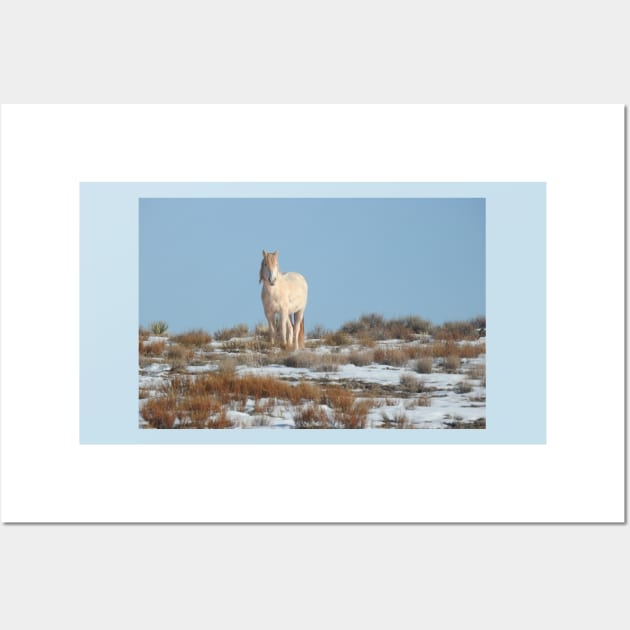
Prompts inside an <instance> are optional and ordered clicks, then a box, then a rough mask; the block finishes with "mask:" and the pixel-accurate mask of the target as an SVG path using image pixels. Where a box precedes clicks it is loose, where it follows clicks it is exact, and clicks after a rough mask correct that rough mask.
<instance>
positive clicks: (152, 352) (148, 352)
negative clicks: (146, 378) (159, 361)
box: [138, 340, 166, 357]
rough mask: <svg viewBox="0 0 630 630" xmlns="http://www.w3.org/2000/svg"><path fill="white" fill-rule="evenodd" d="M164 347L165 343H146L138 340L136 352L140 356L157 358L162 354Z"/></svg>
mask: <svg viewBox="0 0 630 630" xmlns="http://www.w3.org/2000/svg"><path fill="white" fill-rule="evenodd" d="M165 347H166V341H153V342H151V343H146V342H144V341H142V340H140V342H139V344H138V352H139V354H140V356H144V357H159V356H161V355H162V353H163V352H164V348H165Z"/></svg>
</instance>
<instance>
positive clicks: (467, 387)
mask: <svg viewBox="0 0 630 630" xmlns="http://www.w3.org/2000/svg"><path fill="white" fill-rule="evenodd" d="M454 389H455V391H456V392H457V393H458V394H469V393H470V392H472V389H473V386H472V383H471V382H470V381H460V382H459V383H457V385H455V388H454Z"/></svg>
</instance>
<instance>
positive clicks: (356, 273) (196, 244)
mask: <svg viewBox="0 0 630 630" xmlns="http://www.w3.org/2000/svg"><path fill="white" fill-rule="evenodd" d="M139 215H140V216H139V220H140V226H139V227H140V247H139V252H140V254H139V255H140V261H139V262H140V305H139V306H140V324H141V325H144V326H148V324H149V323H150V322H151V321H154V320H158V319H160V320H164V321H166V322H167V323H168V324H169V330H170V331H171V332H182V331H185V330H189V329H192V328H204V329H206V330H208V331H209V332H214V331H216V330H218V329H219V328H224V327H227V326H233V325H234V324H237V323H241V322H243V323H246V324H248V325H249V326H254V325H255V324H256V323H258V322H264V321H265V316H264V313H263V310H262V304H261V300H260V291H261V285H260V284H259V283H258V271H259V268H260V260H261V257H262V250H263V249H265V250H267V251H275V250H278V251H279V262H280V269H281V270H282V271H299V272H300V273H302V274H303V275H304V276H305V277H306V279H307V281H308V285H309V298H308V305H307V308H306V315H305V322H306V331H307V333H308V331H309V330H310V328H312V327H313V326H314V325H315V324H320V325H323V326H325V327H326V328H338V327H339V326H340V325H341V324H343V323H344V322H346V321H348V320H351V319H356V318H358V317H359V316H360V315H362V314H364V313H371V312H376V313H381V314H382V315H384V316H385V317H388V318H389V317H397V316H403V315H419V316H420V317H424V318H426V319H429V320H431V321H432V322H433V323H436V324H439V323H442V322H444V321H452V320H459V319H469V318H471V317H475V316H477V315H484V314H485V200H484V199H376V198H372V199H326V198H317V199H313V198H299V199H284V198H283V199H268V198H258V199H251V198H249V199H248V198H226V199H220V198H211V199H141V200H140V213H139Z"/></svg>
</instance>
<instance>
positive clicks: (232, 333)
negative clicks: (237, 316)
mask: <svg viewBox="0 0 630 630" xmlns="http://www.w3.org/2000/svg"><path fill="white" fill-rule="evenodd" d="M248 333H249V327H248V326H247V324H237V325H236V326H232V327H231V328H221V329H220V330H217V331H216V332H215V333H214V338H215V339H216V340H217V341H229V340H230V339H234V338H236V337H245V336H246V335H247V334H248Z"/></svg>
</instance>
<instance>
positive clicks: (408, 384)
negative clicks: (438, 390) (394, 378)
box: [400, 372, 425, 394]
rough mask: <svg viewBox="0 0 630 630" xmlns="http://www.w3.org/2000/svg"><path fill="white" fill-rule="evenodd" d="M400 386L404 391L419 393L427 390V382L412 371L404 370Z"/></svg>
mask: <svg viewBox="0 0 630 630" xmlns="http://www.w3.org/2000/svg"><path fill="white" fill-rule="evenodd" d="M400 388H401V389H402V391H404V392H408V393H412V394H418V393H422V392H423V391H424V390H425V383H424V381H423V380H422V379H420V378H418V377H416V376H414V375H413V374H411V373H410V372H403V373H402V374H401V375H400Z"/></svg>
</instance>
